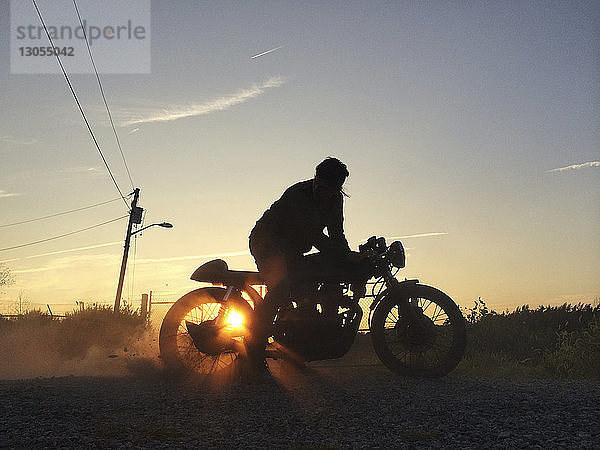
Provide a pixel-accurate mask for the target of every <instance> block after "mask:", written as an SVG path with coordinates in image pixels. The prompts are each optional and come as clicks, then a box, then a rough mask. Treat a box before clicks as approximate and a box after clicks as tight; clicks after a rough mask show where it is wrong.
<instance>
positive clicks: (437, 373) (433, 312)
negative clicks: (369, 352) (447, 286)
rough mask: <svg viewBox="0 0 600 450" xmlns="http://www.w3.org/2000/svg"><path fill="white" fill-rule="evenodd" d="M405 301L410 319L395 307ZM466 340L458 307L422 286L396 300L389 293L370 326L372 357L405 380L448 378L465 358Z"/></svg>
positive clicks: (409, 289)
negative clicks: (373, 351) (373, 352)
mask: <svg viewBox="0 0 600 450" xmlns="http://www.w3.org/2000/svg"><path fill="white" fill-rule="evenodd" d="M407 298H408V299H410V304H411V305H413V306H411V307H410V308H412V309H411V310H410V311H412V313H411V312H405V313H404V314H403V313H401V311H400V308H399V306H398V305H399V304H403V301H404V302H405V301H406V299H407ZM402 300H403V301H402ZM414 306H418V308H419V309H416V308H414ZM409 314H410V315H411V316H412V317H413V318H411V319H409V318H408V317H407V316H408V315H409ZM466 336H467V334H466V324H465V319H464V318H463V316H462V314H461V312H460V309H459V308H458V306H457V305H456V303H454V302H453V301H452V299H451V298H450V297H448V296H447V295H446V294H444V293H443V292H442V291H440V290H438V289H435V288H433V287H430V286H424V285H421V284H414V285H408V286H406V287H403V288H401V290H399V291H398V292H397V293H394V294H391V293H390V292H389V291H388V293H386V294H385V295H384V298H383V299H382V300H381V302H380V303H379V304H378V305H377V307H376V308H375V311H374V313H373V318H372V321H371V339H372V343H373V347H374V349H375V353H376V354H377V356H378V357H379V359H380V360H381V361H382V362H383V364H385V366H386V367H388V368H389V369H390V370H391V371H392V372H394V373H396V374H398V375H404V376H413V377H442V376H444V375H447V374H448V373H450V372H451V371H452V370H454V369H455V368H456V366H457V365H458V363H459V362H460V360H461V359H462V357H463V355H464V352H465V346H466V339H467V337H466Z"/></svg>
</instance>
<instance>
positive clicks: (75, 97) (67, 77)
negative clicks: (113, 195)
mask: <svg viewBox="0 0 600 450" xmlns="http://www.w3.org/2000/svg"><path fill="white" fill-rule="evenodd" d="M31 1H32V2H33V6H35V10H36V12H37V15H38V17H39V18H40V22H41V23H42V26H43V27H44V31H45V32H46V36H48V40H49V41H50V45H51V46H52V48H54V41H53V40H52V37H51V36H50V33H49V32H48V27H46V22H44V18H43V17H42V13H41V12H40V9H39V8H38V5H37V3H36V2H35V0H31ZM54 55H55V56H56V59H57V60H58V65H59V66H60V69H61V70H62V73H63V75H64V77H65V80H66V81H67V84H68V85H69V89H70V90H71V94H73V98H74V99H75V103H77V107H78V108H79V112H80V113H81V115H82V117H83V120H84V122H85V124H86V126H87V129H88V131H89V132H90V135H91V136H92V140H93V141H94V144H95V145H96V148H97V149H98V153H100V157H101V158H102V161H103V162H104V165H105V166H106V170H108V173H109V175H110V178H111V179H112V181H113V183H114V185H115V187H116V188H117V191H119V194H120V195H121V198H122V199H123V202H124V203H125V206H127V208H129V205H128V204H127V201H126V200H125V196H124V195H123V192H121V188H119V185H118V183H117V180H115V177H114V176H113V174H112V172H111V170H110V167H108V162H106V158H105V157H104V154H103V153H102V150H101V149H100V145H99V144H98V141H97V140H96V136H95V135H94V132H93V131H92V127H91V125H90V123H89V122H88V119H87V117H86V115H85V112H84V111H83V107H82V106H81V103H79V99H78V98H77V94H75V89H73V85H72V84H71V80H69V76H68V75H67V71H66V70H65V67H64V66H63V63H62V61H61V60H60V56H59V55H58V52H54Z"/></svg>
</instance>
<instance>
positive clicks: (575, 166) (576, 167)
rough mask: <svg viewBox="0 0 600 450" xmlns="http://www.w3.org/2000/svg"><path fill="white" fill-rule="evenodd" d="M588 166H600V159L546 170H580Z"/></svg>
mask: <svg viewBox="0 0 600 450" xmlns="http://www.w3.org/2000/svg"><path fill="white" fill-rule="evenodd" d="M586 167H600V161H590V162H586V163H583V164H573V165H571V166H566V167H559V168H558V169H551V170H547V171H546V172H565V171H568V170H579V169H584V168H586Z"/></svg>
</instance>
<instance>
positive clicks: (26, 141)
mask: <svg viewBox="0 0 600 450" xmlns="http://www.w3.org/2000/svg"><path fill="white" fill-rule="evenodd" d="M0 142H6V143H7V144H13V145H35V144H39V142H40V141H38V140H37V139H34V138H20V137H15V136H9V135H7V134H0Z"/></svg>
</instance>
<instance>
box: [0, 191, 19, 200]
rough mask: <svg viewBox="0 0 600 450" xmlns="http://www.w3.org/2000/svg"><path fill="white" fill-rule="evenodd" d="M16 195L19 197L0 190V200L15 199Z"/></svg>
mask: <svg viewBox="0 0 600 450" xmlns="http://www.w3.org/2000/svg"><path fill="white" fill-rule="evenodd" d="M16 195H19V194H14V193H11V192H6V191H3V190H1V189H0V198H6V197H15V196H16Z"/></svg>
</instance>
